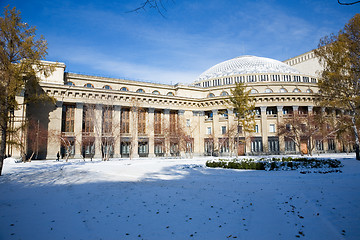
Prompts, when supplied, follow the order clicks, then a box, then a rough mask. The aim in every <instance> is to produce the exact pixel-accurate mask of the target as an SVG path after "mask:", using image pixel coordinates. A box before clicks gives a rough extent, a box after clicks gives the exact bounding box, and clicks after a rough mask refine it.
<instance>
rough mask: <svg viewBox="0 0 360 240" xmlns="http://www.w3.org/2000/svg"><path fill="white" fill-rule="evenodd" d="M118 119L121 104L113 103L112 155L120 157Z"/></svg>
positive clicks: (119, 127)
mask: <svg viewBox="0 0 360 240" xmlns="http://www.w3.org/2000/svg"><path fill="white" fill-rule="evenodd" d="M120 119H121V106H119V105H115V106H114V109H113V112H112V129H113V136H114V157H115V158H120V157H121V156H120V134H121V132H120V129H121V125H120Z"/></svg>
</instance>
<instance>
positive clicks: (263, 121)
mask: <svg viewBox="0 0 360 240" xmlns="http://www.w3.org/2000/svg"><path fill="white" fill-rule="evenodd" d="M260 110H261V136H262V142H263V152H267V151H268V127H267V124H268V123H267V115H266V106H261V107H260Z"/></svg>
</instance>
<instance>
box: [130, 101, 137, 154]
mask: <svg viewBox="0 0 360 240" xmlns="http://www.w3.org/2000/svg"><path fill="white" fill-rule="evenodd" d="M129 120H130V127H129V130H130V134H131V147H130V157H131V158H138V157H139V151H138V146H139V140H138V109H137V108H136V107H134V108H132V109H131V110H130V119H129Z"/></svg>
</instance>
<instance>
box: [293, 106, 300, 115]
mask: <svg viewBox="0 0 360 240" xmlns="http://www.w3.org/2000/svg"><path fill="white" fill-rule="evenodd" d="M295 113H296V114H297V113H299V106H293V114H295Z"/></svg>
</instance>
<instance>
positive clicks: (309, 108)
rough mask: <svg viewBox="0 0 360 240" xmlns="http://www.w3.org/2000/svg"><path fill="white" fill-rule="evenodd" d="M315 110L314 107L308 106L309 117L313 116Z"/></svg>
mask: <svg viewBox="0 0 360 240" xmlns="http://www.w3.org/2000/svg"><path fill="white" fill-rule="evenodd" d="M313 109H314V106H308V114H309V115H311V114H313Z"/></svg>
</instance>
